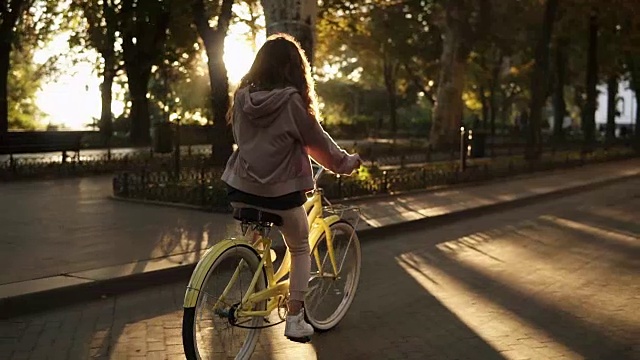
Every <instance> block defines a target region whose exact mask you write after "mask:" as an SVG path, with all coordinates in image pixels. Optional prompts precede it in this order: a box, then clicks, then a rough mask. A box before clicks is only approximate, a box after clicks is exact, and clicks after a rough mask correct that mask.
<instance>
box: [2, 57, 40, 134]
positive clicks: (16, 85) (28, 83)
mask: <svg viewBox="0 0 640 360" xmlns="http://www.w3.org/2000/svg"><path fill="white" fill-rule="evenodd" d="M30 58H33V56H32V55H31V54H29V51H28V49H25V48H23V49H21V51H18V50H14V51H12V52H11V62H12V66H11V69H10V71H9V79H8V87H9V94H8V95H9V97H8V99H7V100H8V102H9V129H10V130H35V129H36V128H38V127H40V126H39V123H38V119H39V118H41V117H42V116H43V114H42V112H41V111H40V110H39V109H38V107H37V106H36V104H35V97H36V93H37V91H38V89H39V84H40V82H41V76H40V71H38V70H39V68H38V66H37V65H36V64H34V63H33V62H32V61H28V60H29V59H30Z"/></svg>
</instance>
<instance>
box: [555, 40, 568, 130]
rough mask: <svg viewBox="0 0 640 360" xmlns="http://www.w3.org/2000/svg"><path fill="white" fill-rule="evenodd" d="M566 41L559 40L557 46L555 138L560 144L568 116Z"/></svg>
mask: <svg viewBox="0 0 640 360" xmlns="http://www.w3.org/2000/svg"><path fill="white" fill-rule="evenodd" d="M566 46H567V42H566V40H559V41H558V43H557V46H556V84H555V85H556V86H555V89H554V90H555V91H554V93H553V118H554V119H553V138H554V139H555V140H556V141H558V142H560V141H562V139H564V128H563V127H564V118H565V116H566V115H567V103H566V102H565V100H564V86H565V83H566V73H567V56H566Z"/></svg>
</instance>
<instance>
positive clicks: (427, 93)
mask: <svg viewBox="0 0 640 360" xmlns="http://www.w3.org/2000/svg"><path fill="white" fill-rule="evenodd" d="M402 65H403V67H404V69H405V70H406V71H407V74H408V75H409V77H410V78H411V82H413V85H415V86H416V87H417V88H418V89H419V90H420V91H422V93H423V94H424V96H426V97H427V100H429V102H430V103H431V105H435V103H436V94H434V93H433V91H431V90H429V89H427V88H426V87H425V86H424V85H423V84H422V81H421V79H420V78H419V77H418V75H416V73H415V72H414V71H413V70H412V69H411V66H410V65H409V63H408V62H407V61H403V63H402Z"/></svg>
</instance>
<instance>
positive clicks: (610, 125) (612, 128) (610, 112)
mask: <svg viewBox="0 0 640 360" xmlns="http://www.w3.org/2000/svg"><path fill="white" fill-rule="evenodd" d="M617 97H618V77H617V76H615V75H611V76H609V79H607V126H606V131H605V134H606V135H605V139H606V142H607V144H611V143H613V142H614V141H615V139H616V112H617V110H616V100H617Z"/></svg>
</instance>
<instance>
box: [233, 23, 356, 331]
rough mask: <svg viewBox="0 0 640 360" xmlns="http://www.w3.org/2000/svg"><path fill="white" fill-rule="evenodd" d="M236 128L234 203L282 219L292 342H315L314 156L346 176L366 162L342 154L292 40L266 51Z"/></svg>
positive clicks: (241, 96)
mask: <svg viewBox="0 0 640 360" xmlns="http://www.w3.org/2000/svg"><path fill="white" fill-rule="evenodd" d="M228 122H229V123H230V124H231V126H232V128H233V136H234V139H235V142H236V144H237V146H238V148H237V149H236V150H235V151H234V152H233V154H232V155H231V157H230V158H229V161H228V162H227V166H226V169H225V171H224V173H223V175H222V180H223V181H224V182H225V183H226V184H227V186H228V196H229V199H230V200H231V205H232V206H234V207H252V208H257V209H261V210H265V211H269V212H272V213H275V214H278V215H280V216H281V217H282V219H283V225H282V226H281V227H280V230H281V232H282V234H283V236H284V240H285V243H286V245H287V247H288V248H289V251H290V253H291V272H290V291H289V292H290V294H289V301H288V304H287V308H288V315H287V317H286V326H285V336H287V337H288V338H291V339H300V338H305V337H308V336H311V335H312V334H313V327H312V326H311V325H310V324H308V323H307V322H306V321H305V320H304V297H305V293H306V291H307V284H308V282H309V273H310V266H311V265H310V254H309V252H310V249H309V242H308V237H309V224H308V222H307V215H306V212H305V211H304V208H303V207H302V205H303V204H304V202H305V201H306V195H305V193H306V192H307V191H309V190H312V189H313V187H314V183H313V174H312V169H311V162H310V159H309V157H310V156H311V157H312V158H313V159H314V160H315V161H317V162H318V163H320V164H321V165H322V166H324V167H326V168H328V169H329V170H331V171H333V172H335V173H338V174H344V175H348V174H351V173H352V172H353V171H354V170H355V169H357V168H358V167H359V166H360V162H361V161H360V157H359V156H358V154H351V155H350V154H348V153H347V152H346V151H344V150H343V149H341V148H340V147H339V146H338V145H337V144H336V143H335V142H334V141H333V139H332V138H331V137H330V136H329V134H327V133H326V132H325V131H324V130H323V129H322V127H321V125H320V123H319V121H318V106H317V100H316V94H315V90H314V84H313V79H312V77H311V69H310V66H309V63H308V61H307V59H306V57H305V55H304V51H303V50H302V49H301V48H300V45H299V44H298V43H297V42H296V41H295V40H294V39H293V38H292V37H291V36H289V35H286V34H277V35H273V36H271V37H269V38H268V39H267V41H266V43H265V44H264V45H263V46H262V48H260V50H259V51H258V54H257V55H256V58H255V60H254V62H253V65H252V66H251V69H250V70H249V72H248V73H247V74H246V75H245V76H244V77H243V78H242V80H241V82H240V85H239V87H238V90H237V91H236V93H235V96H234V103H233V106H232V108H231V111H230V112H229V117H228Z"/></svg>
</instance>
